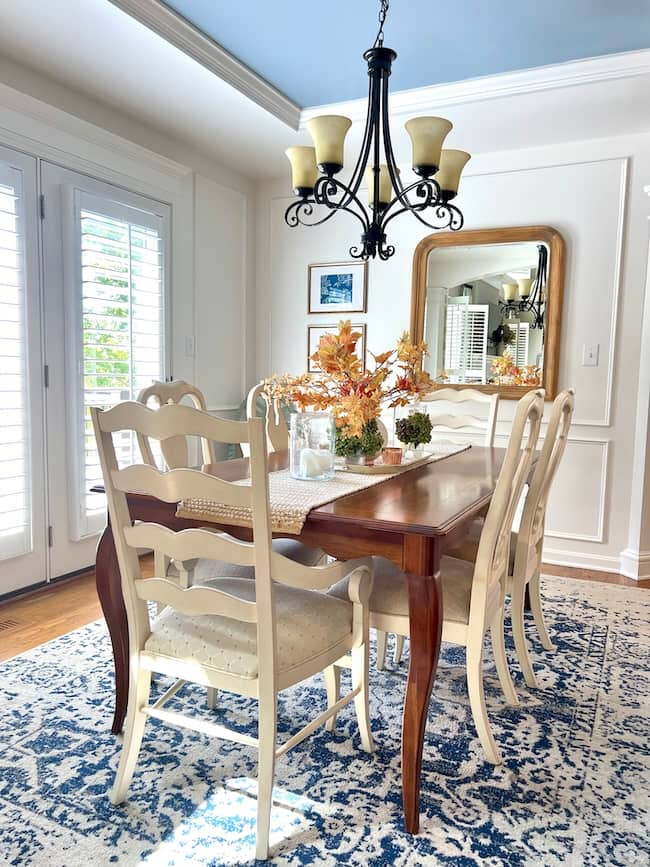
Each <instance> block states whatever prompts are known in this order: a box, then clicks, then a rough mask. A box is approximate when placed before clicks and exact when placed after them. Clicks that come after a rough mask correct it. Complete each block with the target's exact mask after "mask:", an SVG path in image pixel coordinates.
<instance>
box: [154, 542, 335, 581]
mask: <svg viewBox="0 0 650 867" xmlns="http://www.w3.org/2000/svg"><path fill="white" fill-rule="evenodd" d="M273 550H274V551H276V552H277V553H278V554H282V555H283V556H284V557H286V558H287V559H288V560H294V561H295V562H296V563H302V565H303V566H318V564H319V563H320V562H321V560H322V559H323V557H324V556H325V555H324V553H323V551H322V550H321V549H320V548H308V547H307V545H303V544H302V542H299V541H298V540H297V539H274V540H273ZM183 565H184V567H185V569H186V570H187V571H188V572H191V583H192V584H205V583H207V582H209V581H211V580H212V579H213V578H254V577H255V569H254V568H253V567H252V566H236V565H234V564H232V563H226V562H225V560H203V559H201V560H186V561H185V563H184V564H183ZM167 575H168V577H170V578H178V568H177V566H176V565H175V564H174V563H171V564H170V566H169V569H168V570H167Z"/></svg>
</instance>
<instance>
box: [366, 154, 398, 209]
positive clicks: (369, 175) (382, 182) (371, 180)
mask: <svg viewBox="0 0 650 867" xmlns="http://www.w3.org/2000/svg"><path fill="white" fill-rule="evenodd" d="M397 174H398V175H399V169H397ZM366 183H367V184H368V201H369V202H370V204H371V205H372V204H373V202H374V201H375V173H374V171H373V168H372V166H368V168H367V169H366ZM392 198H393V184H392V181H391V179H390V175H389V173H388V166H387V165H386V163H382V164H381V165H380V166H379V202H380V204H382V205H387V204H388V203H389V202H390V201H391V199H392Z"/></svg>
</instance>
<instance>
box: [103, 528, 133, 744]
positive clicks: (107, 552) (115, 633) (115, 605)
mask: <svg viewBox="0 0 650 867" xmlns="http://www.w3.org/2000/svg"><path fill="white" fill-rule="evenodd" d="M95 581H96V584H97V595H98V596H99V601H100V603H101V606H102V611H103V612H104V617H105V618H106V625H107V626H108V632H109V635H110V636H111V644H112V645H113V660H114V662H115V714H114V716H113V726H112V731H113V733H114V734H118V733H119V732H121V731H122V725H123V723H124V717H125V716H126V705H127V700H128V694H129V631H128V624H127V620H126V609H125V607H124V600H123V598H122V587H121V579H120V568H119V566H118V563H117V554H116V552H115V542H114V541H113V531H112V529H111V526H110V524H109V525H108V526H107V527H106V529H105V530H104V532H103V533H102V537H101V539H100V540H99V545H98V546H97V559H96V564H95Z"/></svg>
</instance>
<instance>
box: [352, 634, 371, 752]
mask: <svg viewBox="0 0 650 867" xmlns="http://www.w3.org/2000/svg"><path fill="white" fill-rule="evenodd" d="M351 656H352V689H356V688H357V687H361V689H360V691H359V693H358V694H357V695H356V696H355V697H354V709H355V711H356V714H357V723H358V725H359V733H360V735H361V747H362V748H363V749H364V750H365V751H366V752H367V753H373V752H374V751H375V743H374V741H373V739H372V731H371V730H370V710H369V707H368V699H369V692H370V690H369V689H368V668H369V661H370V659H369V657H370V654H369V652H368V642H367V640H366V641H364V642H363V644H362V645H361V646H360V647H353V648H352V651H351Z"/></svg>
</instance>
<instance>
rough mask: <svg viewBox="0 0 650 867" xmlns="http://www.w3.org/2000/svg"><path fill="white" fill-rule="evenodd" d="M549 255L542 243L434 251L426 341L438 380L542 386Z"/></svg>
mask: <svg viewBox="0 0 650 867" xmlns="http://www.w3.org/2000/svg"><path fill="white" fill-rule="evenodd" d="M548 253H549V248H548V246H547V245H546V244H545V243H544V242H543V241H542V240H531V241H518V242H512V243H500V244H477V245H468V246H458V247H455V246H449V247H434V248H433V249H432V250H431V251H430V252H429V254H428V260H427V268H426V275H427V279H426V296H425V307H424V335H423V336H424V340H425V341H426V342H427V343H428V345H429V357H428V359H427V362H426V367H427V369H428V371H429V373H430V374H431V376H432V377H433V378H434V379H435V380H436V381H438V382H440V383H448V384H457V383H458V384H462V383H467V384H473V385H490V384H494V385H519V386H522V385H523V386H528V387H534V386H539V385H541V384H542V381H543V369H544V345H545V329H544V313H545V306H546V278H547V261H548Z"/></svg>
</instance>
